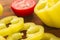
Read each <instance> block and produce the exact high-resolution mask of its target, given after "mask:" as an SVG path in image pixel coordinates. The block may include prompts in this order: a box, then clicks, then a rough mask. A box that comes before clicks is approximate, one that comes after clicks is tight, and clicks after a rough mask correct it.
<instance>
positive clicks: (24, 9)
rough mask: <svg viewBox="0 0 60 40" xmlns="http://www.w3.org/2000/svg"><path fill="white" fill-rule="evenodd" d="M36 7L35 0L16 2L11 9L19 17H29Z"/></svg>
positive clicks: (18, 0)
mask: <svg viewBox="0 0 60 40" xmlns="http://www.w3.org/2000/svg"><path fill="white" fill-rule="evenodd" d="M35 5H36V2H35V0H15V1H13V2H12V4H11V8H12V10H13V11H14V13H15V14H16V15H17V16H28V15H31V14H32V13H33V11H34V7H35Z"/></svg>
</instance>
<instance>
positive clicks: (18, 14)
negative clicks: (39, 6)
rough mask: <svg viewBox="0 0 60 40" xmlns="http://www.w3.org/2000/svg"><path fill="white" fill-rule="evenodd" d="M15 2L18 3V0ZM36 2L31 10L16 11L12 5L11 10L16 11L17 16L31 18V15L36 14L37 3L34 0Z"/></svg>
mask: <svg viewBox="0 0 60 40" xmlns="http://www.w3.org/2000/svg"><path fill="white" fill-rule="evenodd" d="M15 1H17V0H15ZM33 1H34V4H33V6H32V5H31V6H32V7H29V8H27V9H16V8H14V7H13V6H12V4H13V3H12V4H11V9H12V10H13V11H14V13H15V14H16V15H17V16H22V17H25V16H29V15H31V14H33V12H34V7H35V5H36V2H35V0H33Z"/></svg>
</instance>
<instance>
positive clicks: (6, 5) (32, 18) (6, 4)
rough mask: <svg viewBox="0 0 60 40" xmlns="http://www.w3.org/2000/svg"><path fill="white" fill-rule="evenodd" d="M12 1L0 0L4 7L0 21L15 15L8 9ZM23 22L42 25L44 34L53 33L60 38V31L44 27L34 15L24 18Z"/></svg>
mask: <svg viewBox="0 0 60 40" xmlns="http://www.w3.org/2000/svg"><path fill="white" fill-rule="evenodd" d="M12 1H13V0H0V3H1V4H2V5H3V7H4V12H3V15H2V16H0V19H1V18H4V17H6V16H12V15H15V14H14V12H13V11H12V10H11V8H10V4H11V2H12ZM36 1H37V0H36ZM24 20H25V22H34V23H36V24H39V25H43V26H44V28H45V32H49V33H53V34H54V35H56V36H57V37H60V29H57V28H50V27H48V26H46V25H45V24H44V23H43V22H42V21H41V20H40V19H39V18H38V17H37V16H36V15H35V14H32V15H30V16H28V17H24Z"/></svg>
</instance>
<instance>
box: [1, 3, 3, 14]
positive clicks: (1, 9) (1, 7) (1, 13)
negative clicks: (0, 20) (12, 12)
mask: <svg viewBox="0 0 60 40" xmlns="http://www.w3.org/2000/svg"><path fill="white" fill-rule="evenodd" d="M2 13H3V7H2V5H1V4H0V15H2Z"/></svg>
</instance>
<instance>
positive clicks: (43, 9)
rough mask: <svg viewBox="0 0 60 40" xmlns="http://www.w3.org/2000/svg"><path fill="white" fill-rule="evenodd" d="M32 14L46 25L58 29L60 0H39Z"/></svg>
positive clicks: (59, 26)
mask: <svg viewBox="0 0 60 40" xmlns="http://www.w3.org/2000/svg"><path fill="white" fill-rule="evenodd" d="M34 12H35V14H36V15H37V16H38V17H39V18H40V19H41V20H42V21H43V22H44V23H45V24H46V25H48V26H50V27H55V28H60V0H39V2H38V3H37V5H36V7H35V8H34Z"/></svg>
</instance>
